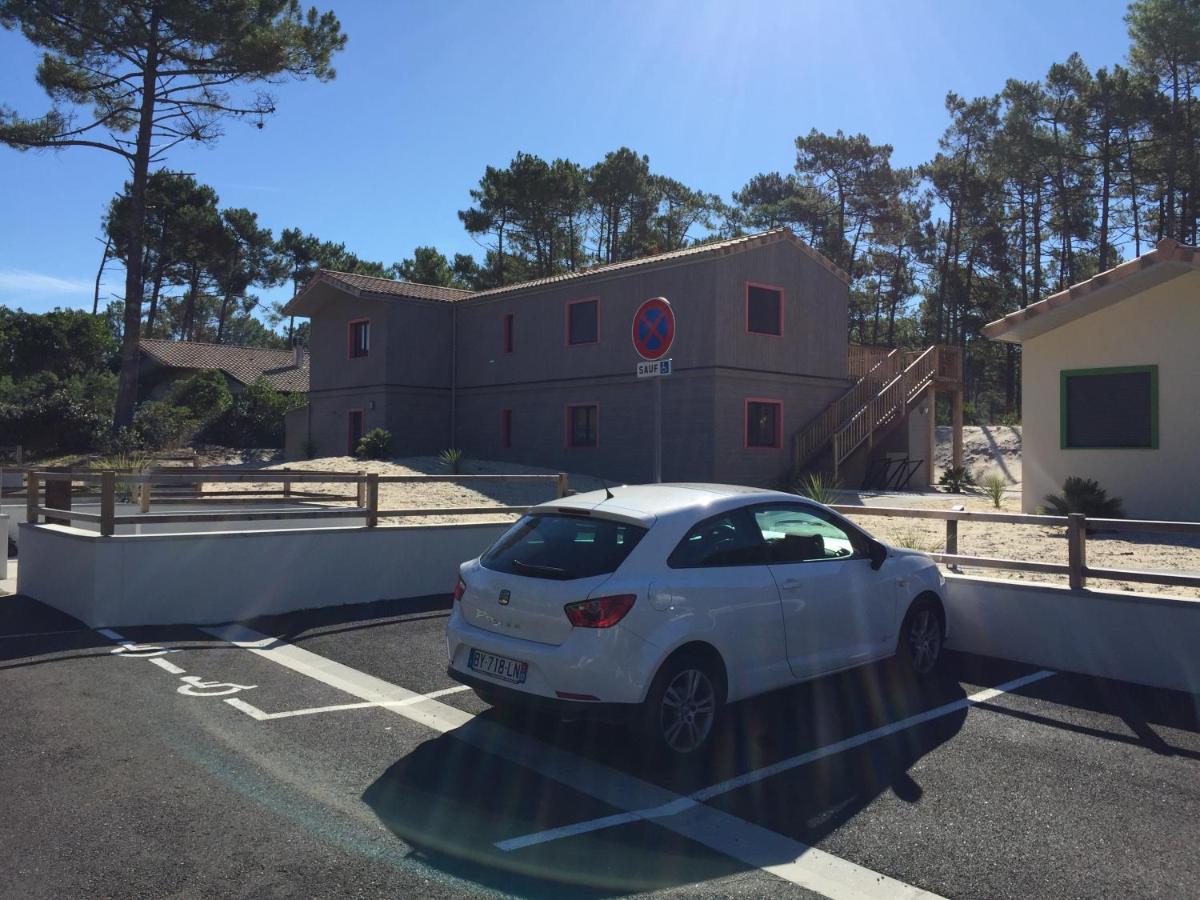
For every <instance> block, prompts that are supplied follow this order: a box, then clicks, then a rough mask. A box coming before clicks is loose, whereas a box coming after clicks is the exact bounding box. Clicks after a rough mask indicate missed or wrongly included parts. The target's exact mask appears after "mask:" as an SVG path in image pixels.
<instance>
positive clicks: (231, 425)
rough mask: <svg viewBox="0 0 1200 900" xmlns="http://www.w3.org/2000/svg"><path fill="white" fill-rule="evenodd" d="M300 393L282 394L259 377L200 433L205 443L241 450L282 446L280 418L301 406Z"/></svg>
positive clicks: (282, 426)
mask: <svg viewBox="0 0 1200 900" xmlns="http://www.w3.org/2000/svg"><path fill="white" fill-rule="evenodd" d="M307 402H308V400H307V398H306V397H305V396H304V395H303V394H283V393H280V392H279V391H277V390H275V389H274V388H273V387H271V385H270V383H269V382H268V381H267V380H266V379H265V378H260V379H258V380H257V381H256V382H254V384H251V385H249V386H248V387H247V388H246V389H245V390H244V391H242V392H241V393H240V394H238V395H236V396H235V397H234V398H233V403H231V404H230V406H229V408H228V409H227V410H225V412H224V413H222V414H221V416H220V417H219V418H218V419H217V420H216V421H215V422H213V423H212V424H211V425H210V426H209V427H208V428H206V429H205V430H204V432H203V437H204V439H205V440H207V441H211V442H212V443H215V444H224V445H225V446H227V447H241V448H243V449H250V448H259V447H282V446H283V437H284V422H283V417H284V416H285V415H287V414H288V413H289V412H290V411H291V410H293V409H299V408H300V407H301V406H304V404H305V403H307Z"/></svg>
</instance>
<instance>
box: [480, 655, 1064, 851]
mask: <svg viewBox="0 0 1200 900" xmlns="http://www.w3.org/2000/svg"><path fill="white" fill-rule="evenodd" d="M1053 674H1054V673H1053V672H1051V671H1049V670H1046V669H1043V670H1041V671H1040V672H1033V673H1031V674H1029V675H1025V676H1023V677H1021V678H1014V679H1013V680H1012V681H1009V682H1006V683H1004V684H1002V685H999V686H998V687H994V688H988V689H987V690H984V691H979V692H978V693H975V694H971V696H969V697H964V698H963V699H961V700H955V701H954V702H953V703H946V704H944V705H942V706H938V707H935V708H934V709H929V710H926V711H925V712H922V713H917V714H916V715H913V716H909V717H908V718H906V719H900V720H899V721H897V722H891V723H889V724H887V725H883V726H881V727H879V728H876V729H874V730H872V731H864V732H863V733H862V734H857V735H855V736H854V737H849V738H846V739H845V740H841V741H835V742H834V743H832V744H827V745H825V746H824V747H818V748H817V749H815V750H809V751H808V752H806V753H800V754H798V755H796V756H791V757H788V758H787V759H782V760H780V761H779V762H777V763H773V764H772V765H769V766H764V767H763V768H761V769H755V770H754V771H752V772H746V773H745V774H743V775H738V776H736V777H735V778H730V779H728V780H727V781H722V782H720V783H719V784H714V785H712V786H710V787H706V788H702V789H701V790H698V791H695V792H694V793H692V794H689V795H688V796H687V797H686V798H685V799H684V801H683V802H682V803H681V802H680V801H673V802H671V803H667V804H664V805H662V806H655V807H651V808H647V809H639V810H635V811H632V812H626V813H620V814H617V815H612V816H601V817H600V818H598V819H591V820H589V821H586V822H576V823H575V824H573V825H563V826H562V827H560V828H548V829H546V830H545V831H537V832H534V833H533V834H525V835H521V836H520V837H514V838H509V839H508V840H504V841H498V842H497V843H496V846H497V847H499V848H500V849H501V850H508V851H511V850H520V849H521V848H522V847H532V846H534V845H535V844H545V843H547V842H549V841H556V840H559V839H560V838H567V837H574V836H576V835H580V834H587V833H588V832H591V831H600V830H601V829H604V828H612V827H614V826H617V825H627V824H629V823H630V822H637V821H639V820H641V819H661V818H663V817H665V816H673V815H677V814H678V813H679V812H681V811H682V810H685V809H688V808H689V806H688V805H687V804H689V803H690V804H692V805H695V804H697V803H704V802H706V801H708V800H712V799H713V798H714V797H719V796H720V795H721V794H727V793H729V792H730V791H736V790H737V789H738V788H743V787H746V786H747V785H750V784H754V783H755V782H758V781H763V780H765V779H767V778H771V777H773V776H775V775H779V774H780V773H782V772H786V771H788V770H789V769H795V768H798V767H799V766H805V765H808V764H809V763H811V762H816V761H817V760H818V759H824V758H825V757H827V756H833V755H834V754H836V753H843V752H845V751H846V750H852V749H853V748H855V747H861V746H862V745H863V744H868V743H870V742H871V741H875V740H878V739H879V738H882V737H887V736H888V735H889V734H895V733H896V732H898V731H905V730H907V729H909V728H912V727H914V726H916V725H921V724H923V723H925V722H929V721H931V720H933V719H939V718H941V717H942V716H948V715H950V714H951V713H955V712H958V711H959V710H963V709H966V708H968V707H970V706H974V705H975V704H977V703H986V702H987V701H988V700H991V699H993V698H995V697H999V696H1000V695H1001V694H1007V693H1009V692H1010V691H1015V690H1017V689H1018V688H1022V687H1024V686H1025V685H1027V684H1033V683H1034V682H1035V681H1041V680H1042V679H1043V678H1049V677H1050V676H1051V675H1053Z"/></svg>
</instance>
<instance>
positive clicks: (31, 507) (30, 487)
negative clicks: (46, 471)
mask: <svg viewBox="0 0 1200 900" xmlns="http://www.w3.org/2000/svg"><path fill="white" fill-rule="evenodd" d="M40 493H41V488H40V487H39V486H38V477H37V475H36V474H35V473H33V472H26V473H25V521H26V522H28V523H30V524H31V525H36V524H37V521H38V511H37V508H38V499H39V497H38V495H39V494H40Z"/></svg>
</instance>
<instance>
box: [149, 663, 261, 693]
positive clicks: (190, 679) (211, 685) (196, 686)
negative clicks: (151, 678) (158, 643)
mask: <svg viewBox="0 0 1200 900" xmlns="http://www.w3.org/2000/svg"><path fill="white" fill-rule="evenodd" d="M151 662H153V660H151ZM179 680H180V681H182V682H184V684H182V685H180V686H179V688H177V690H178V691H179V693H181V694H183V695H184V696H187V697H224V696H226V695H227V694H236V693H238V692H239V691H252V690H254V689H255V688H256V687H258V685H256V684H234V683H233V682H227V681H202V680H201V678H200V676H199V675H184V676H183V677H182V678H180V679H179Z"/></svg>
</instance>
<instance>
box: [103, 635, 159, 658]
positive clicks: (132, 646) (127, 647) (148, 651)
mask: <svg viewBox="0 0 1200 900" xmlns="http://www.w3.org/2000/svg"><path fill="white" fill-rule="evenodd" d="M96 631H98V632H99V633H100V634H102V635H104V636H105V637H106V638H108V639H109V640H110V641H115V642H116V643H118V644H120V645H121V646H120V647H115V648H113V650H112V651H110V652H112V653H114V654H116V655H117V656H128V657H131V658H133V659H150V658H151V657H155V656H166V655H167V654H168V653H178V652H179V651H178V650H168V649H167V648H166V647H159V646H157V645H155V644H137V643H134V642H133V641H127V640H126V639H125V638H124V636H123V635H120V634H117V633H116V632H115V631H113V630H112V629H111V628H97V629H96Z"/></svg>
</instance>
